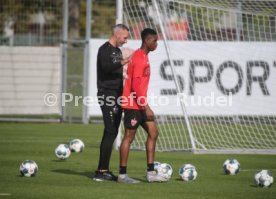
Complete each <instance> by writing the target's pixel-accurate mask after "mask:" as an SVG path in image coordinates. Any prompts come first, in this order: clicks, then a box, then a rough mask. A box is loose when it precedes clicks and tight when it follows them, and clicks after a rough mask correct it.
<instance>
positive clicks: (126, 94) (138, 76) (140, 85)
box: [122, 49, 150, 110]
mask: <svg viewBox="0 0 276 199" xmlns="http://www.w3.org/2000/svg"><path fill="white" fill-rule="evenodd" d="M149 79H150V64H149V59H148V55H147V54H145V52H144V51H143V50H142V49H137V50H136V51H135V52H134V53H133V55H132V57H131V60H130V62H129V63H128V69H127V78H126V79H125V85H124V90H123V95H122V107H123V108H124V109H135V110H143V109H144V106H145V105H146V104H147V91H148V86H149Z"/></svg>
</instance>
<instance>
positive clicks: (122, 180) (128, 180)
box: [117, 174, 140, 184]
mask: <svg viewBox="0 0 276 199" xmlns="http://www.w3.org/2000/svg"><path fill="white" fill-rule="evenodd" d="M117 182H120V183H127V184H135V183H139V182H140V181H139V180H135V179H133V178H130V177H128V176H127V174H120V175H119V176H118V180H117Z"/></svg>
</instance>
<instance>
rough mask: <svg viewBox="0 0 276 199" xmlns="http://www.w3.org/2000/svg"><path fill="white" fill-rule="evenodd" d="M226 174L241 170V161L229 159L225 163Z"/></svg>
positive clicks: (233, 173)
mask: <svg viewBox="0 0 276 199" xmlns="http://www.w3.org/2000/svg"><path fill="white" fill-rule="evenodd" d="M223 170H224V173H225V174H230V175H235V174H237V173H239V171H240V163H239V162H238V161H237V160H236V159H227V160H225V162H224V163H223Z"/></svg>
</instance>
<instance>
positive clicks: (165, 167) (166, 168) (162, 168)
mask: <svg viewBox="0 0 276 199" xmlns="http://www.w3.org/2000/svg"><path fill="white" fill-rule="evenodd" d="M156 171H157V174H158V175H160V176H162V177H163V178H165V179H167V180H169V179H170V178H171V177H172V173H173V169H172V167H171V165H169V164H168V163H161V164H159V165H158V166H157V168H156Z"/></svg>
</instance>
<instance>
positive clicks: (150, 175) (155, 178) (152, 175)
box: [147, 171, 168, 182]
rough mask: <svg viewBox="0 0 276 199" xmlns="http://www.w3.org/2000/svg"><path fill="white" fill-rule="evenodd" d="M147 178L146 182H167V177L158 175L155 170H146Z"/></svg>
mask: <svg viewBox="0 0 276 199" xmlns="http://www.w3.org/2000/svg"><path fill="white" fill-rule="evenodd" d="M147 180H148V182H167V181H168V179H167V178H164V177H163V176H160V175H158V173H157V172H156V171H148V172H147Z"/></svg>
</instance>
